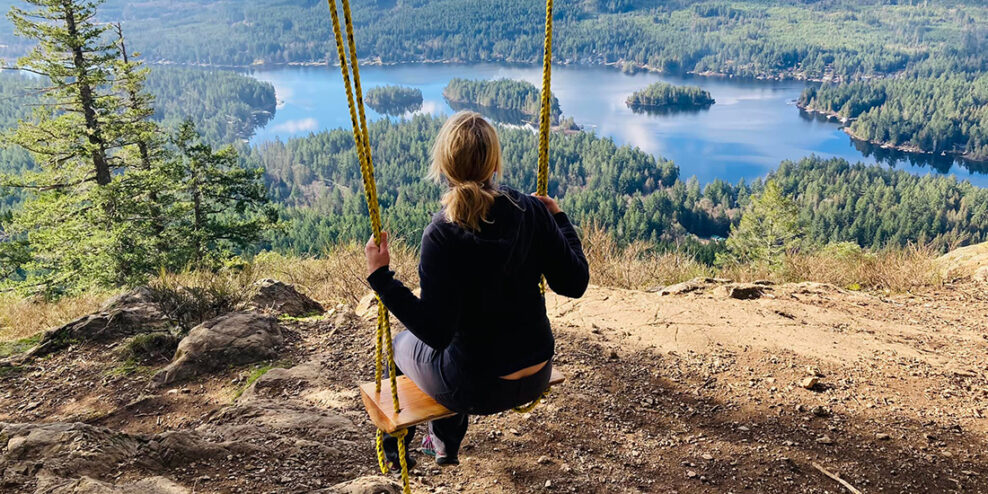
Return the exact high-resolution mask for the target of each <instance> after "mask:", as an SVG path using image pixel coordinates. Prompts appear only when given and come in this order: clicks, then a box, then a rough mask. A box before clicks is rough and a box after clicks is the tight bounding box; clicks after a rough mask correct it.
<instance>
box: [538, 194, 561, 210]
mask: <svg viewBox="0 0 988 494" xmlns="http://www.w3.org/2000/svg"><path fill="white" fill-rule="evenodd" d="M532 196H534V197H535V198H536V199H538V200H540V201H542V204H545V207H546V208H548V209H549V214H556V213H562V212H563V210H562V209H559V204H557V203H556V200H555V199H553V198H551V197H548V196H540V195H535V194H532Z"/></svg>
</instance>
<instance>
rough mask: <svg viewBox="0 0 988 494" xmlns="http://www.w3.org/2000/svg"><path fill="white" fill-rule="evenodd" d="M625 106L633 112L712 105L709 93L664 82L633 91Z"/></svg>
mask: <svg viewBox="0 0 988 494" xmlns="http://www.w3.org/2000/svg"><path fill="white" fill-rule="evenodd" d="M625 104H627V105H628V107H629V108H631V109H633V110H690V109H695V108H707V107H709V106H710V105H712V104H714V99H713V98H712V97H711V96H710V93H709V92H707V91H704V90H703V89H700V88H699V87H696V86H674V85H672V84H668V83H665V82H656V83H653V84H650V85H649V86H648V87H646V88H644V89H640V90H638V91H635V92H634V93H633V94H632V95H631V96H629V97H628V99H627V100H626V101H625Z"/></svg>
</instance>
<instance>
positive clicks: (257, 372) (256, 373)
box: [233, 362, 288, 401]
mask: <svg viewBox="0 0 988 494" xmlns="http://www.w3.org/2000/svg"><path fill="white" fill-rule="evenodd" d="M286 367H288V363H287V362H272V363H265V364H261V365H259V366H257V367H255V368H254V370H252V371H251V373H250V375H248V376H247V379H246V380H245V381H244V384H243V386H241V387H240V388H238V389H237V392H236V393H234V395H233V401H237V400H238V399H240V397H241V396H243V394H244V392H245V391H247V388H249V387H251V386H253V385H254V383H255V382H257V380H258V379H260V378H262V377H264V375H265V374H267V373H268V371H270V370H271V369H278V368H286Z"/></svg>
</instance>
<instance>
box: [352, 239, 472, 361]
mask: <svg viewBox="0 0 988 494" xmlns="http://www.w3.org/2000/svg"><path fill="white" fill-rule="evenodd" d="M449 259H450V256H443V254H442V251H441V246H440V245H439V244H438V242H437V241H436V239H435V236H434V235H432V234H429V232H428V230H427V233H426V235H424V236H423V237H422V251H421V260H420V263H419V280H420V286H421V288H422V292H421V296H419V297H417V296H415V294H414V293H412V291H411V290H409V289H408V288H407V287H406V286H405V285H404V284H402V282H400V281H398V280H397V279H395V273H394V271H391V270H390V269H389V268H388V267H387V266H385V267H382V268H379V269H378V270H377V271H374V272H373V273H371V275H370V276H369V277H368V278H367V281H368V283H370V286H371V288H373V289H374V291H375V292H377V294H378V296H380V297H381V301H382V302H384V306H385V307H387V308H388V310H390V311H391V313H392V314H394V315H395V317H397V318H398V320H399V321H401V323H402V324H404V325H405V327H406V328H408V330H409V331H411V332H412V334H414V335H415V336H416V337H417V338H418V339H420V340H422V341H423V342H424V343H425V344H427V345H429V346H430V347H432V348H433V349H435V350H442V349H444V348H446V347H447V346H449V343H450V342H451V341H452V339H453V333H454V332H455V330H456V328H457V326H458V324H459V321H460V314H461V312H462V300H461V297H462V293H463V290H462V289H460V287H458V282H457V280H456V279H455V271H456V270H455V268H454V267H453V266H452V265H451V263H450V260H449Z"/></svg>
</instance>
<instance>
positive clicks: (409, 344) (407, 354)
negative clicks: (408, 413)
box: [384, 331, 552, 461]
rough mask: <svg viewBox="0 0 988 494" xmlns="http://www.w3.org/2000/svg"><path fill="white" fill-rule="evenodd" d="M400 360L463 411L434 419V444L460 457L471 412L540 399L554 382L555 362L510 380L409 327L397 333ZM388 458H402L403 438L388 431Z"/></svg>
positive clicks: (441, 399)
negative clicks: (466, 363)
mask: <svg viewBox="0 0 988 494" xmlns="http://www.w3.org/2000/svg"><path fill="white" fill-rule="evenodd" d="M394 355H395V365H397V366H398V373H399V374H405V375H407V376H408V377H409V379H411V380H412V382H414V383H415V384H416V385H418V387H419V389H421V390H422V391H423V392H425V394H427V395H429V396H431V397H432V399H434V400H436V401H437V402H438V403H439V404H440V405H442V406H444V407H446V408H448V409H450V410H452V411H454V412H457V414H456V415H453V416H452V417H448V418H445V419H439V420H433V421H432V422H429V432H430V433H431V434H432V439H433V445H434V446H435V447H436V453H437V454H438V455H440V456H447V457H449V458H456V457H457V454H458V453H459V451H460V444H461V443H462V442H463V437H464V436H465V435H466V433H467V423H468V418H469V416H470V415H492V414H495V413H500V412H503V411H506V410H510V409H512V408H514V407H517V406H521V405H524V404H526V403H530V402H531V401H533V400H535V399H536V398H538V397H539V396H541V395H542V393H543V392H544V391H545V389H546V387H548V386H549V376H550V375H551V374H552V363H551V362H550V363H548V364H546V365H545V366H544V367H543V368H542V369H541V370H539V371H538V372H536V373H535V374H532V375H531V376H528V377H523V378H521V379H517V380H507V379H501V378H498V377H486V376H479V375H474V374H473V373H470V372H466V371H464V370H463V369H461V368H460V367H459V366H457V365H456V364H455V363H453V362H452V359H450V357H449V354H448V352H447V351H436V350H434V349H432V347H430V346H429V345H426V344H425V343H423V342H422V341H421V340H419V339H418V338H416V337H415V335H413V334H412V333H411V332H410V331H404V332H402V333H400V334H398V335H397V336H395V338H394ZM414 435H415V428H414V427H411V428H409V430H408V435H407V436H406V437H405V441H406V442H405V444H406V445H409V444H411V441H412V437H413V436H414ZM384 449H385V453H387V456H388V459H389V460H391V461H397V460H398V440H397V439H394V438H392V437H390V436H387V437H385V440H384Z"/></svg>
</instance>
